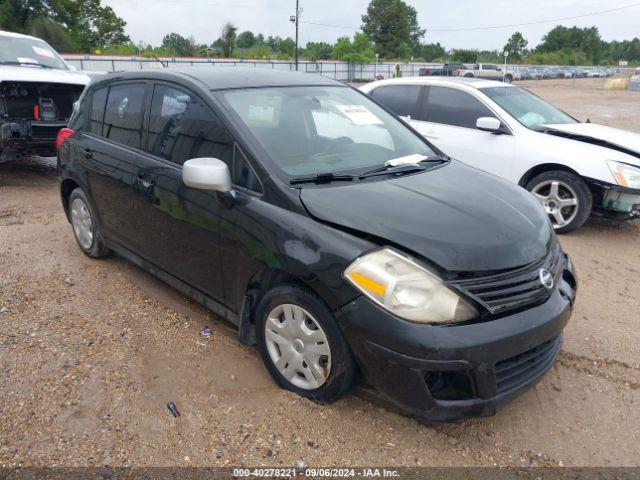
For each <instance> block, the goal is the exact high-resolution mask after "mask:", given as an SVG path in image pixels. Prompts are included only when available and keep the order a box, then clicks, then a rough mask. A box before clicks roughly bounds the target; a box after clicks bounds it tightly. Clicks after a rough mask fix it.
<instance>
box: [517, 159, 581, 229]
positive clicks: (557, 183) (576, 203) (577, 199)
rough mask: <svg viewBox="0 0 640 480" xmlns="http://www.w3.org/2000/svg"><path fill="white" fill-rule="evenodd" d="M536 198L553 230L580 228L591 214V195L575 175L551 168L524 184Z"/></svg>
mask: <svg viewBox="0 0 640 480" xmlns="http://www.w3.org/2000/svg"><path fill="white" fill-rule="evenodd" d="M525 188H526V189H527V190H529V191H530V192H531V193H533V195H534V196H535V197H536V198H537V199H538V201H539V202H540V204H541V205H542V206H543V207H544V209H545V211H546V212H547V215H549V218H550V219H551V223H552V224H553V228H554V229H555V231H556V232H557V233H568V232H571V231H573V230H575V229H577V228H580V227H581V226H582V225H583V224H584V222H586V221H587V219H588V218H589V215H591V209H592V207H593V196H592V195H591V190H589V187H588V186H587V184H586V183H585V182H584V181H583V180H582V179H581V178H580V177H579V176H577V175H575V174H573V173H570V172H564V171H561V170H554V171H550V172H545V173H542V174H540V175H538V176H536V177H534V178H532V179H531V180H530V181H529V182H528V183H527V185H526V187H525Z"/></svg>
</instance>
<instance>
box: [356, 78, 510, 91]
mask: <svg viewBox="0 0 640 480" xmlns="http://www.w3.org/2000/svg"><path fill="white" fill-rule="evenodd" d="M381 85H464V86H467V87H470V88H475V89H478V88H487V87H497V86H502V87H510V88H511V87H515V85H511V84H508V83H504V82H500V81H498V80H487V79H484V78H468V77H438V76H433V77H403V78H391V79H389V80H380V81H377V82H372V83H368V84H366V85H364V86H363V87H361V89H362V90H364V91H369V90H371V89H372V88H374V87H378V86H381Z"/></svg>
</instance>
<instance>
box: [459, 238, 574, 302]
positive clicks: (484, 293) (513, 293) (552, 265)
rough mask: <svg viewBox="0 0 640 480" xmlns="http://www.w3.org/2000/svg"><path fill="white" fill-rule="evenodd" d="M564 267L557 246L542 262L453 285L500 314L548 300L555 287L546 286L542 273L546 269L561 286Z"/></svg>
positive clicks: (562, 258) (556, 245)
mask: <svg viewBox="0 0 640 480" xmlns="http://www.w3.org/2000/svg"><path fill="white" fill-rule="evenodd" d="M563 265H564V254H563V252H562V250H561V248H560V245H559V244H557V243H556V244H555V245H554V246H553V248H552V249H551V252H550V253H549V255H548V256H547V257H546V258H545V259H543V260H541V261H538V262H535V263H532V264H530V265H527V266H525V267H520V268H517V269H515V270H511V271H508V272H502V273H499V274H496V275H490V276H485V277H479V278H472V279H467V280H459V281H454V282H452V285H453V286H455V287H457V288H458V289H460V290H462V291H463V292H464V293H466V294H467V295H468V296H469V297H471V298H472V299H474V300H475V301H477V302H478V303H480V304H481V305H483V306H484V307H485V308H486V309H487V310H489V312H491V313H492V314H498V313H502V312H505V311H509V310H515V309H518V308H522V307H525V306H528V305H532V304H537V303H542V302H544V301H546V300H547V299H548V298H549V296H550V295H551V292H552V291H553V288H548V287H546V286H545V285H544V284H543V282H542V281H541V271H542V270H543V269H546V270H547V271H548V273H550V274H551V277H552V278H553V280H554V284H557V283H558V281H559V279H560V276H561V273H562V268H563Z"/></svg>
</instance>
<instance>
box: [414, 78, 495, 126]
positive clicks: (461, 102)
mask: <svg viewBox="0 0 640 480" xmlns="http://www.w3.org/2000/svg"><path fill="white" fill-rule="evenodd" d="M480 117H495V115H494V114H493V112H492V111H491V110H489V109H488V108H487V107H486V106H485V105H484V104H483V103H482V102H480V100H478V99H476V98H474V97H473V96H471V95H470V94H468V93H466V92H463V91H461V90H456V89H454V88H448V87H429V99H428V101H427V111H426V120H427V121H428V122H434V123H442V124H444V125H453V126H456V127H466V128H476V121H477V120H478V118H480Z"/></svg>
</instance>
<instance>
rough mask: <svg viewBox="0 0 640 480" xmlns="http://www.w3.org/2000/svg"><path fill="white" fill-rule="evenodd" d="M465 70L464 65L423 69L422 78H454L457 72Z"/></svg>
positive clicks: (420, 73)
mask: <svg viewBox="0 0 640 480" xmlns="http://www.w3.org/2000/svg"><path fill="white" fill-rule="evenodd" d="M461 68H464V65H463V64H462V63H445V64H444V65H443V66H442V67H429V68H421V69H420V71H419V76H421V77H453V76H454V75H455V72H456V71H457V70H460V69H461Z"/></svg>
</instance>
